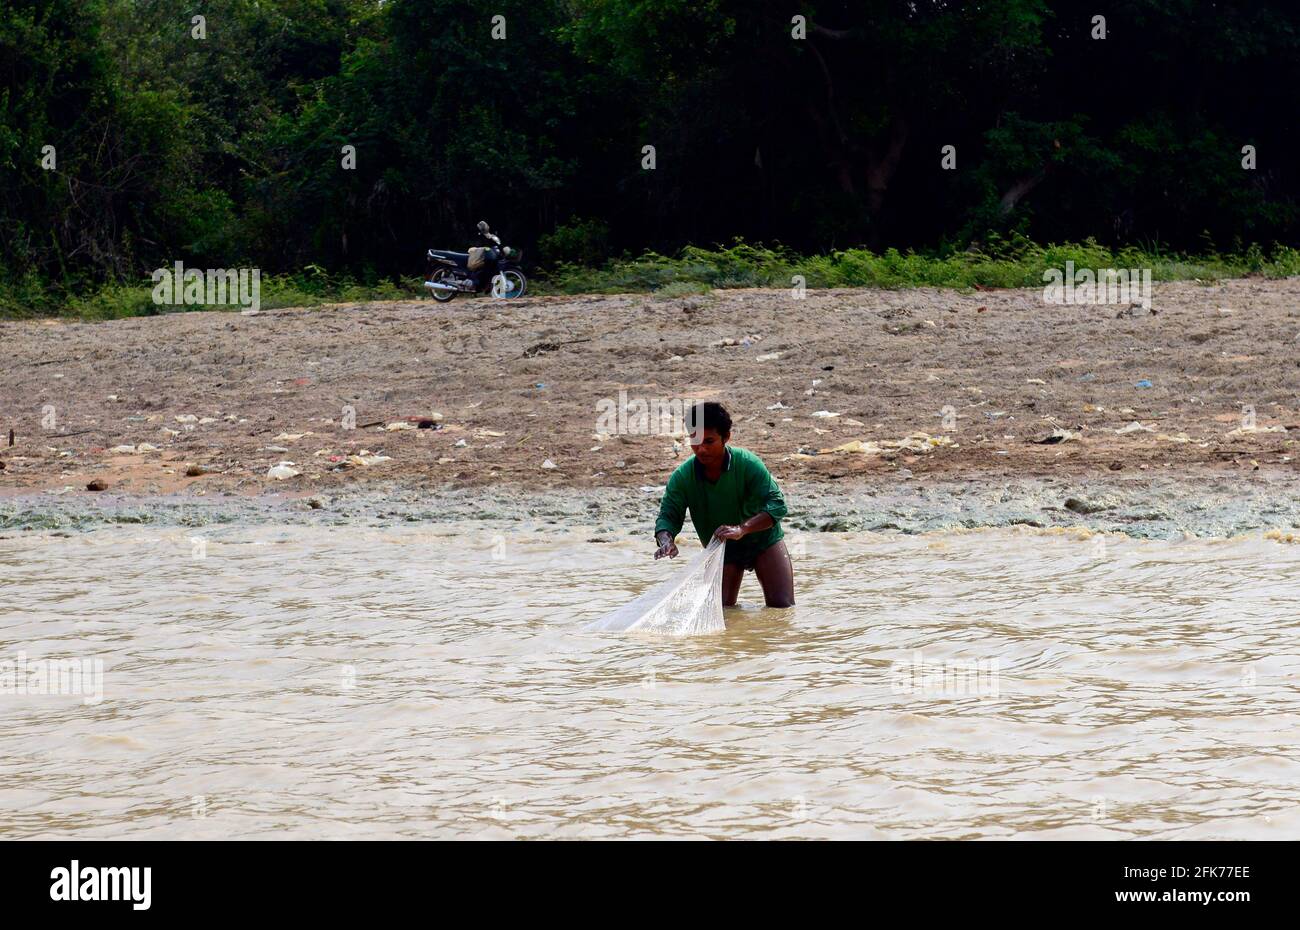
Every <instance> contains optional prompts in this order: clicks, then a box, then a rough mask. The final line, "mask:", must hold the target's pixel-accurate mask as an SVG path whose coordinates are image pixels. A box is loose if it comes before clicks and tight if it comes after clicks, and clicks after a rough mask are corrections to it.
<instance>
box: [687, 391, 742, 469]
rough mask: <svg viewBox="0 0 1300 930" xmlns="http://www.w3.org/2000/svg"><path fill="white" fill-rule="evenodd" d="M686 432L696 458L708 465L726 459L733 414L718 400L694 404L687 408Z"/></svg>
mask: <svg viewBox="0 0 1300 930" xmlns="http://www.w3.org/2000/svg"><path fill="white" fill-rule="evenodd" d="M686 433H687V437H688V438H689V439H690V443H691V451H692V452H694V453H695V459H696V461H698V462H699V463H700V464H701V465H704V466H706V467H708V466H712V465H716V464H718V463H720V462H722V461H724V460H725V458H726V455H727V450H726V446H727V440H728V439H730V438H731V414H729V413H727V408H726V407H724V406H722V404H720V403H718V402H717V401H712V400H711V401H707V402H705V403H702V404H692V405H691V406H690V407H689V408H687V410H686Z"/></svg>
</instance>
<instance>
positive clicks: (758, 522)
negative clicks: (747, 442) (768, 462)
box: [717, 462, 788, 539]
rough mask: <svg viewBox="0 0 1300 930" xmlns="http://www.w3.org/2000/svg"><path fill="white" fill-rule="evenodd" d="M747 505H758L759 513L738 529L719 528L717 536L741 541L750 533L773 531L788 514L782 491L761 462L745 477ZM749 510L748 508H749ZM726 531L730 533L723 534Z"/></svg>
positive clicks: (751, 468) (750, 469)
mask: <svg viewBox="0 0 1300 930" xmlns="http://www.w3.org/2000/svg"><path fill="white" fill-rule="evenodd" d="M744 487H745V504H746V505H753V504H755V503H757V505H758V508H759V510H758V513H756V514H754V515H753V516H752V517H750V518H749V519H748V520H746V521H745V522H744V523H741V524H740V525H739V526H737V527H734V528H733V527H727V526H721V527H718V532H717V536H719V537H720V538H722V539H740V538H741V537H744V536H748V535H749V534H750V533H761V532H763V531H764V530H766V529H771V528H772V527H773V526H775V525H776V521H777V520H780V519H781V518H782V517H784V516H785V515H786V513H787V512H788V511H787V510H786V506H785V498H784V497H782V496H781V489H780V488H779V487H777V486H776V482H775V481H774V480H773V479H772V473H771V472H769V471H768V470H767V466H765V465H763V464H762V463H761V462H759V463H755V464H754V465H753V466H752V467H750V468H749V470H748V472H747V474H746V475H745V485H744ZM746 509H748V506H747V508H746ZM724 530H726V531H728V532H725V533H724V532H723V531H724Z"/></svg>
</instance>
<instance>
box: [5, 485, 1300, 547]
mask: <svg viewBox="0 0 1300 930" xmlns="http://www.w3.org/2000/svg"><path fill="white" fill-rule="evenodd" d="M784 493H785V495H786V499H787V502H788V503H789V505H790V515H789V517H788V518H787V519H786V521H785V526H786V528H787V531H790V532H800V531H802V532H811V533H835V532H856V531H863V530H868V531H877V532H899V533H904V534H914V533H927V532H934V531H939V530H945V529H974V528H979V527H1008V526H1027V527H1039V528H1059V529H1076V528H1080V529H1085V530H1087V531H1090V532H1108V533H1122V534H1125V535H1128V536H1132V537H1137V538H1183V537H1185V536H1198V537H1231V536H1238V535H1243V534H1256V533H1270V534H1271V535H1272V536H1274V537H1275V538H1280V539H1282V540H1288V541H1289V540H1290V539H1291V538H1292V537H1295V538H1300V478H1297V477H1295V476H1261V475H1259V474H1258V473H1256V474H1254V475H1252V476H1250V477H1224V476H1215V475H1212V474H1205V475H1201V476H1170V477H1163V476H1156V477H1151V478H1147V477H1136V476H1134V477H1128V478H1124V477H1119V476H1107V477H1102V478H1094V479H1056V478H1025V479H1011V480H1006V479H1002V480H993V479H985V480H981V481H974V482H972V481H967V480H960V481H953V480H948V479H938V480H927V479H919V480H918V479H911V480H907V481H901V482H900V481H896V480H890V481H889V482H887V483H863V482H855V483H853V484H850V485H841V486H833V487H827V486H826V485H825V484H821V483H814V482H807V481H794V482H787V483H786V486H785V488H784ZM658 499H659V495H658V493H657V491H656V490H655V489H651V488H649V487H648V486H647V488H646V489H645V490H641V489H611V488H598V489H560V490H538V489H526V488H520V487H510V486H499V487H492V488H482V487H479V488H461V489H444V490H441V491H429V490H427V489H423V488H413V487H402V486H400V485H396V484H393V485H387V486H369V485H367V486H358V487H352V488H343V489H338V490H335V491H327V492H322V493H318V494H313V495H310V496H303V495H292V494H265V495H259V496H249V495H239V494H233V493H231V494H227V495H206V496H196V495H165V496H140V495H123V494H114V493H111V492H105V493H101V494H98V495H91V494H86V493H72V492H69V493H61V494H27V493H23V494H14V495H11V496H7V497H4V498H0V532H3V533H4V534H5V535H13V534H15V533H18V534H21V533H23V532H25V531H65V532H66V531H78V530H93V529H98V528H103V527H106V526H113V525H130V524H145V525H154V526H159V527H204V526H217V525H223V524H235V525H285V526H310V525H321V526H338V525H356V526H388V525H398V524H411V523H465V522H472V521H477V522H480V523H482V524H483V525H484V526H485V527H495V528H509V527H514V528H523V529H532V530H535V531H537V532H544V531H545V530H546V529H547V528H548V527H549V528H555V529H564V530H573V529H585V530H589V531H590V533H591V535H592V537H593V538H604V539H611V540H612V539H615V538H619V537H625V536H636V535H642V536H644V537H645V538H646V540H647V544H649V540H650V538H651V527H652V526H653V523H654V517H655V514H656V512H657V508H658ZM685 532H686V534H687V535H689V532H690V531H689V528H688V529H687V530H686V531H685Z"/></svg>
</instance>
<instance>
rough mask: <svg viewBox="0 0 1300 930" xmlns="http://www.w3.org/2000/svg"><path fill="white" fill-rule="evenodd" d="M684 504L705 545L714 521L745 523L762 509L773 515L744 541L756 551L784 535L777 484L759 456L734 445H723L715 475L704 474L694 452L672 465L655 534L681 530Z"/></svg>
mask: <svg viewBox="0 0 1300 930" xmlns="http://www.w3.org/2000/svg"><path fill="white" fill-rule="evenodd" d="M688 509H689V510H690V512H691V522H692V523H694V524H695V532H696V533H698V534H699V536H700V542H701V543H703V544H704V545H706V546H707V545H708V544H709V540H710V539H711V538H713V531H714V530H716V529H717V528H718V527H720V526H723V525H724V524H740V523H744V522H745V521H746V520H748V519H749V518H750V517H752V516H754V515H755V514H758V513H762V512H763V511H765V510H766V511H767V512H768V513H770V514H771V515H772V520H773V521H774V522H773V524H772V525H771V526H770V527H768V528H767V529H765V530H762V531H760V532H757V533H750V534H749V535H748V536H746V537H745V538H744V544H745V547H746V548H747V549H748V548H750V547H752V548H753V549H754V550H755V551H761V550H763V549H766V548H767V547H768V546H770V545H772V544H774V543H776V542H778V541H779V540H780V539H782V538H783V537H784V536H785V533H784V532H783V531H782V530H781V518H782V517H784V516H785V515H786V509H785V498H783V497H782V496H781V489H780V488H778V487H777V486H776V482H775V481H773V480H772V475H771V473H770V472H769V471H768V470H767V466H766V465H764V464H763V460H762V459H760V458H759V457H758V456H757V455H755V454H754V453H752V452H750V451H749V450H748V449H742V448H740V447H739V446H730V445H729V446H727V459H726V462H725V463H724V465H723V467H722V474H721V475H720V476H719V477H718V480H717V481H709V480H708V479H707V478H705V477H704V466H702V465H700V464H699V463H697V462H696V461H695V456H693V455H692V456H691V457H690V458H688V459H687V460H686V461H685V462H682V464H680V465H678V466H677V468H676V470H674V471H673V473H672V475H671V476H669V478H668V487H667V488H665V489H664V496H663V499H662V500H661V501H660V502H659V519H658V520H656V521H655V535H656V536H657V535H658V534H659V533H660V532H662V531H663V530H667V531H668V532H670V533H672V534H673V536H674V537H676V536H677V534H678V533H680V532H681V531H682V523H683V522H685V520H686V511H687V510H688Z"/></svg>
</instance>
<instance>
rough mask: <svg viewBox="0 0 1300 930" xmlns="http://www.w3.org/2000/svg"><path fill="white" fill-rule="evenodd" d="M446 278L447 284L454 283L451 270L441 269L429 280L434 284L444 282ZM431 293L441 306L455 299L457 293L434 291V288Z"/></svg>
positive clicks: (430, 290)
mask: <svg viewBox="0 0 1300 930" xmlns="http://www.w3.org/2000/svg"><path fill="white" fill-rule="evenodd" d="M444 278H445V279H447V282H446V283H448V284H451V283H453V281H452V273H451V271H450V270H448V269H446V268H439V269H437V270H435V271H434V273H433V274H432V275H430V276H429V280H430V281H433V282H434V283H437V282H439V281H442V280H443V279H444ZM429 293H430V294H432V295H433V299H434V300H436V301H438V303H440V304H445V303H446V302H447V301H449V300H451V299H452V298H453V297H455V296H456V292H455V291H438V290H434V289H433V288H430V289H429Z"/></svg>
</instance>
